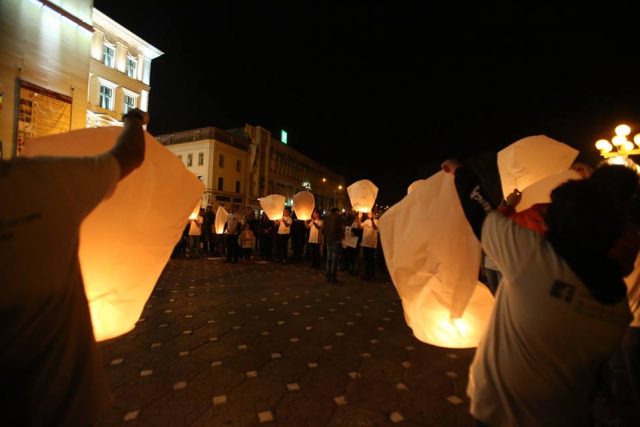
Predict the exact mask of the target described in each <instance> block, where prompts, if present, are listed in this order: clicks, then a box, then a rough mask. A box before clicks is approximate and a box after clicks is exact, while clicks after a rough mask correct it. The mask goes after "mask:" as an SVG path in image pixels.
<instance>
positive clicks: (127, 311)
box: [24, 127, 204, 341]
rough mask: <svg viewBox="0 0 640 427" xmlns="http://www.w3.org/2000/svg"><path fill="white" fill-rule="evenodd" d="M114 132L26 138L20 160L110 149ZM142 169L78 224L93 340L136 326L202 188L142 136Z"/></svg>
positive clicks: (86, 131) (174, 159)
mask: <svg viewBox="0 0 640 427" xmlns="http://www.w3.org/2000/svg"><path fill="white" fill-rule="evenodd" d="M121 131H122V129H121V128H118V127H109V128H97V129H81V130H76V131H72V132H68V133H63V134H58V135H53V136H48V137H44V138H37V139H32V140H30V141H29V143H28V144H26V145H25V151H24V155H26V156H29V157H35V156H40V155H49V156H71V157H80V156H87V155H94V154H99V153H103V152H105V151H107V150H109V149H110V148H112V147H113V146H114V145H115V142H116V138H117V137H118V135H120V132H121ZM145 150H146V152H145V159H144V162H143V163H142V165H141V166H140V167H139V168H138V169H136V170H135V171H133V172H132V173H131V174H130V175H129V176H127V177H126V178H125V179H124V180H122V181H120V182H119V183H118V185H117V187H116V189H115V191H114V193H113V194H112V195H111V197H110V198H108V199H106V200H103V201H102V202H101V203H100V204H99V205H98V206H97V207H96V209H94V210H93V212H91V214H89V216H88V217H87V218H85V220H84V222H83V223H82V226H81V228H80V248H79V259H80V267H81V269H82V276H83V279H84V285H85V292H86V295H87V300H88V301H89V309H90V311H91V320H92V323H93V331H94V334H95V337H96V340H98V341H102V340H106V339H110V338H114V337H117V336H119V335H122V334H124V333H126V332H128V331H130V330H131V329H133V327H134V326H135V323H136V322H137V321H138V319H139V318H140V314H141V313H142V310H143V308H144V305H145V304H146V301H147V300H148V299H149V296H150V295H151V291H152V290H153V288H154V286H155V284H156V282H157V280H158V277H160V273H162V270H163V269H164V267H165V265H166V263H167V261H168V260H169V257H170V256H171V253H172V251H173V248H174V247H175V244H176V243H177V242H178V241H179V240H180V237H181V236H182V231H183V230H184V227H185V222H186V218H188V216H189V214H191V213H192V212H193V209H194V205H195V204H196V202H197V201H198V200H199V199H200V197H201V195H202V192H203V191H204V186H203V185H202V183H201V182H200V181H199V180H198V178H197V177H196V176H195V175H194V174H193V173H191V172H190V171H189V170H188V169H187V168H185V166H184V165H183V164H182V162H181V161H180V160H179V159H178V158H177V157H176V156H175V155H174V154H173V153H171V152H170V151H168V150H167V149H166V148H164V147H163V146H162V145H160V143H158V141H156V140H155V139H154V138H153V137H152V136H151V135H150V134H148V133H146V132H145Z"/></svg>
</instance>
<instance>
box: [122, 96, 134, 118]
mask: <svg viewBox="0 0 640 427" xmlns="http://www.w3.org/2000/svg"><path fill="white" fill-rule="evenodd" d="M134 108H136V99H135V98H134V97H133V96H129V95H125V96H124V105H123V107H122V114H127V113H128V112H129V110H133V109H134Z"/></svg>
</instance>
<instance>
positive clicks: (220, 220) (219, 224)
mask: <svg viewBox="0 0 640 427" xmlns="http://www.w3.org/2000/svg"><path fill="white" fill-rule="evenodd" d="M228 216H229V212H227V210H226V209H225V208H223V207H222V206H218V210H217V211H216V220H215V223H214V226H215V229H216V234H222V233H224V225H225V223H226V222H227V217H228Z"/></svg>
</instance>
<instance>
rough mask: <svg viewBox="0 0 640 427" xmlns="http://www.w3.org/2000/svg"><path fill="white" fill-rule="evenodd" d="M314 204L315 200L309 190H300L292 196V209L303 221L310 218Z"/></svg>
mask: <svg viewBox="0 0 640 427" xmlns="http://www.w3.org/2000/svg"><path fill="white" fill-rule="evenodd" d="M315 204H316V200H315V198H314V197H313V194H311V193H310V192H309V191H301V192H299V193H297V194H296V195H295V196H293V210H294V211H295V213H296V217H297V218H298V219H301V220H304V221H306V220H309V219H311V214H312V213H313V208H314V207H315Z"/></svg>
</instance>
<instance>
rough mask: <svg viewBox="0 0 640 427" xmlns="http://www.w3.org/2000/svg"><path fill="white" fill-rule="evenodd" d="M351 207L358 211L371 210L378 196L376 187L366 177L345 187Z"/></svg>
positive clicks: (365, 211)
mask: <svg viewBox="0 0 640 427" xmlns="http://www.w3.org/2000/svg"><path fill="white" fill-rule="evenodd" d="M347 192H348V193H349V200H350V201H351V207H353V209H354V210H356V211H358V212H363V213H367V212H371V209H372V208H373V205H374V204H375V202H376V197H377V196H378V187H376V186H375V184H374V183H373V182H371V181H369V180H368V179H361V180H360V181H356V182H354V183H353V184H351V185H350V186H349V187H347Z"/></svg>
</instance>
